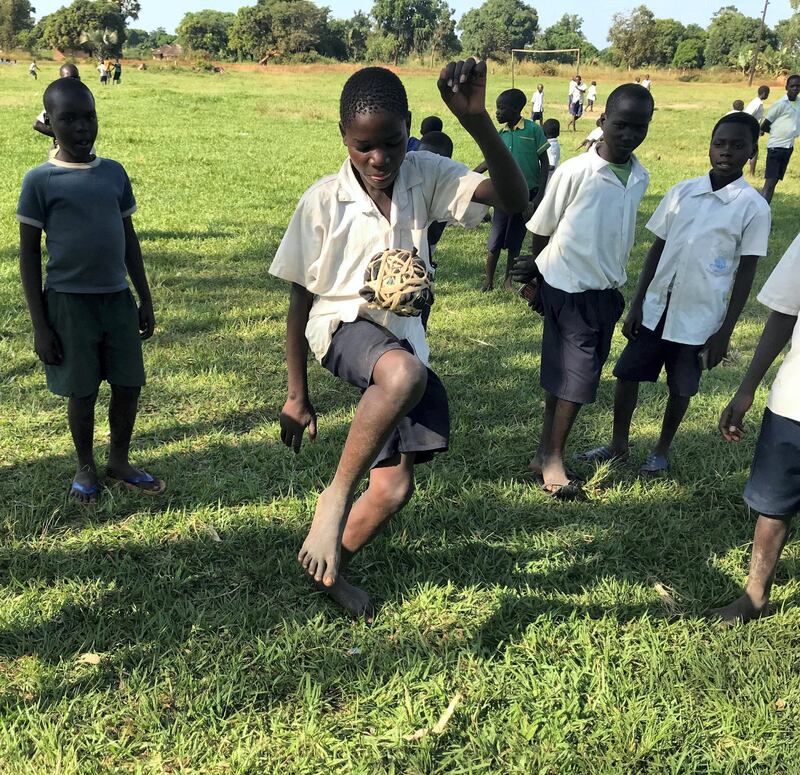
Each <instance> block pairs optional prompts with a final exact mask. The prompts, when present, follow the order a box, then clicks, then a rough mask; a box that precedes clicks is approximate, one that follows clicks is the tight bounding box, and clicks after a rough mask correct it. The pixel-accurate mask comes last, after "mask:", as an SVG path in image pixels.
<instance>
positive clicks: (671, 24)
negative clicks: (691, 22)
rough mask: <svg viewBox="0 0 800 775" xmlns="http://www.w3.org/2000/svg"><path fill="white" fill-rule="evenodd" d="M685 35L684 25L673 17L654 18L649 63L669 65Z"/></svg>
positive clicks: (662, 65)
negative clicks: (654, 24)
mask: <svg viewBox="0 0 800 775" xmlns="http://www.w3.org/2000/svg"><path fill="white" fill-rule="evenodd" d="M685 37H686V27H684V26H683V25H682V24H681V23H680V22H679V21H676V20H675V19H656V29H655V37H654V38H653V43H652V54H651V56H650V57H649V59H648V61H649V63H650V64H653V65H659V66H661V67H669V66H670V65H671V64H672V60H673V58H674V57H675V51H676V50H677V48H678V44H679V43H680V42H681V41H682V40H683V39H684V38H685Z"/></svg>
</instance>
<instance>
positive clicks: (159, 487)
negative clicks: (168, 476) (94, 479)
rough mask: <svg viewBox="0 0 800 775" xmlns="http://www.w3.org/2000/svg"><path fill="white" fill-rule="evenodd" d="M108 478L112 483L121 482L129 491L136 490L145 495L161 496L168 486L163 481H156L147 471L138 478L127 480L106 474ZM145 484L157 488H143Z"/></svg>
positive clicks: (132, 477)
mask: <svg viewBox="0 0 800 775" xmlns="http://www.w3.org/2000/svg"><path fill="white" fill-rule="evenodd" d="M106 476H107V477H108V478H109V479H110V480H111V481H112V482H119V483H120V484H121V485H123V486H124V487H126V488H127V489H128V490H135V491H137V492H141V493H143V494H144V495H161V493H162V492H164V490H165V489H166V485H165V484H164V482H163V481H161V479H156V478H155V477H154V476H152V475H151V474H148V473H147V471H142V473H140V474H138V475H136V476H130V477H127V478H125V479H120V478H119V477H118V476H114V474H109V473H106ZM143 484H154V485H155V487H142V485H143Z"/></svg>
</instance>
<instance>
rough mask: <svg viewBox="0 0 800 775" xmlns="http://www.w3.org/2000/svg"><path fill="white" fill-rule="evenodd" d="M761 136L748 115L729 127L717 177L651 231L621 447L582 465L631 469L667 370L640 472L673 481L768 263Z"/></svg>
mask: <svg viewBox="0 0 800 775" xmlns="http://www.w3.org/2000/svg"><path fill="white" fill-rule="evenodd" d="M758 135H759V127H758V122H757V121H756V120H755V119H754V118H753V117H752V116H750V115H749V114H747V113H729V114H728V115H726V116H724V117H723V118H721V119H720V120H719V121H718V122H717V125H716V126H715V127H714V131H713V132H712V134H711V146H710V148H709V158H710V160H711V172H710V173H708V174H707V175H703V176H702V177H699V178H693V179H691V180H686V181H684V182H683V183H678V185H676V186H673V187H672V188H671V189H670V190H669V191H668V192H667V195H666V196H665V197H664V198H663V199H662V200H661V204H659V206H658V208H657V209H656V211H655V213H653V216H652V218H650V221H649V222H648V224H647V228H648V229H649V230H650V231H651V232H653V234H654V235H655V237H656V239H655V241H654V242H653V246H652V247H651V248H650V252H649V253H648V255H647V259H646V260H645V264H644V269H643V270H642V274H641V276H640V278H639V286H638V288H637V291H636V295H635V296H634V299H633V301H632V302H631V309H630V312H629V313H628V317H627V319H626V320H625V325H624V326H623V329H622V332H623V334H624V335H625V337H626V338H627V339H628V340H629V343H628V345H627V346H626V347H625V349H624V350H623V352H622V355H621V356H620V358H619V361H618V362H617V365H616V368H615V369H614V376H615V377H616V378H617V388H616V395H615V400H614V432H613V438H612V440H611V443H610V444H609V445H606V446H602V447H598V448H597V449H592V450H589V451H588V452H584V453H583V454H581V455H578V459H579V460H584V461H587V462H595V463H599V462H611V461H616V460H626V459H627V457H628V447H629V438H630V427H631V419H632V417H633V412H634V410H635V409H636V404H637V401H638V396H639V383H640V382H656V381H657V380H658V377H659V374H660V373H661V369H662V368H666V372H667V385H668V387H669V400H668V401H667V409H666V412H665V413H664V419H663V423H662V427H661V435H660V437H659V439H658V443H657V444H656V446H655V449H653V451H652V452H651V453H650V455H649V456H648V457H647V460H646V462H645V463H644V465H642V467H641V468H640V469H639V473H640V474H641V475H643V476H657V475H661V474H665V473H666V471H667V467H668V462H667V457H668V455H669V449H670V446H671V444H672V440H673V438H674V437H675V433H676V432H677V430H678V427H679V426H680V423H681V421H682V420H683V418H684V416H685V414H686V410H687V409H688V408H689V402H690V401H691V399H692V396H694V395H696V394H697V392H698V390H699V387H700V376H701V374H702V369H703V367H705V368H708V369H712V368H714V367H715V366H717V365H718V364H719V363H720V362H721V361H722V359H723V358H724V357H725V355H726V354H727V352H728V343H729V342H730V338H731V335H732V334H733V330H734V327H735V326H736V322H737V321H738V319H739V316H740V315H741V312H742V309H744V305H745V303H746V302H747V298H748V296H749V295H750V289H751V287H752V285H753V278H754V277H755V273H756V265H757V263H758V259H759V257H761V256H766V255H767V245H768V242H769V231H770V225H771V214H770V209H769V205H768V204H767V203H766V202H765V201H764V199H763V197H761V195H760V194H759V193H758V192H757V191H756V190H755V189H754V188H753V187H752V186H751V185H750V184H749V183H747V182H746V181H745V179H744V177H743V169H744V166H745V165H746V164H747V162H748V160H749V159H750V158H751V157H752V155H753V154H754V153H755V151H756V149H757V148H758Z"/></svg>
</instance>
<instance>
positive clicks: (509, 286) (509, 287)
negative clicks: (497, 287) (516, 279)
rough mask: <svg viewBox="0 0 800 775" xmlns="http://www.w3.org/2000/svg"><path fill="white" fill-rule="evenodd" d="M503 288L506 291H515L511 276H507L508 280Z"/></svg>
mask: <svg viewBox="0 0 800 775" xmlns="http://www.w3.org/2000/svg"><path fill="white" fill-rule="evenodd" d="M503 290H504V291H513V290H514V283H513V282H512V280H511V278H510V277H506V280H505V282H504V283H503Z"/></svg>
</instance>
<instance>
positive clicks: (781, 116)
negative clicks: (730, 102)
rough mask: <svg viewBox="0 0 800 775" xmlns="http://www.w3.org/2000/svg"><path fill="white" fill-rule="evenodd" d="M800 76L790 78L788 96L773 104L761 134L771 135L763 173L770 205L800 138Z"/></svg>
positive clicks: (763, 193) (787, 86)
mask: <svg viewBox="0 0 800 775" xmlns="http://www.w3.org/2000/svg"><path fill="white" fill-rule="evenodd" d="M798 94H800V75H790V76H789V78H788V79H787V81H786V95H785V96H784V97H781V99H779V100H778V101H777V102H774V103H773V104H772V105H771V106H770V109H769V110H768V111H767V115H766V117H765V118H764V121H763V122H762V123H761V131H762V132H765V133H767V134H769V140H768V141H767V164H766V169H765V170H764V188H763V190H762V192H761V194H762V196H763V197H764V199H766V200H767V202H772V197H773V195H774V194H775V187H776V186H777V185H778V181H779V180H783V176H784V175H785V174H786V170H787V168H788V166H789V159H791V158H792V152H793V151H794V141H795V139H796V138H797V136H798V135H800V102H798V100H797V95H798Z"/></svg>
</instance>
